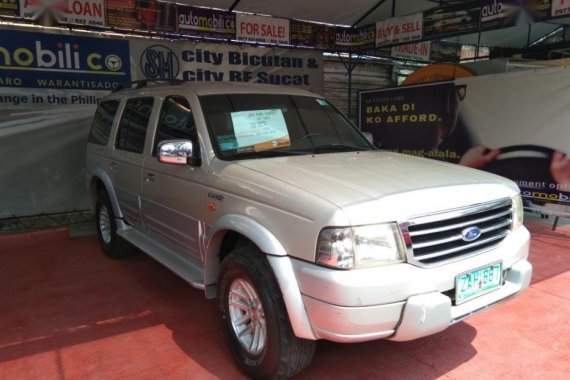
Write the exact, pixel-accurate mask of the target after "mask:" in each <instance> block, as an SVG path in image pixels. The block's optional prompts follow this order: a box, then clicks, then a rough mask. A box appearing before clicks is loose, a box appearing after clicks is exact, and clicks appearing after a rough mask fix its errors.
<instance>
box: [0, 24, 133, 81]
mask: <svg viewBox="0 0 570 380" xmlns="http://www.w3.org/2000/svg"><path fill="white" fill-rule="evenodd" d="M0 34H1V36H2V38H1V39H0V41H2V42H0V44H1V45H0V78H1V82H0V86H5V87H17V88H24V87H29V88H58V89H70V90H104V91H110V90H112V89H113V88H115V87H117V86H119V85H121V84H125V83H129V82H130V80H131V75H130V64H129V54H128V46H129V45H128V42H126V41H121V40H112V39H104V38H91V37H79V36H69V35H62V34H47V33H35V32H23V31H10V30H0Z"/></svg>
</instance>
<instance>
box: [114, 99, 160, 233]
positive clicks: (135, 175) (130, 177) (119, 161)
mask: <svg viewBox="0 0 570 380" xmlns="http://www.w3.org/2000/svg"><path fill="white" fill-rule="evenodd" d="M153 105H154V98H152V97H141V98H132V99H129V100H127V102H126V104H125V107H124V109H123V114H122V115H121V120H120V121H119V126H118V128H117V134H116V137H115V144H114V147H113V149H111V153H110V155H109V162H108V165H109V167H108V169H109V170H108V173H109V176H110V177H111V181H112V183H113V187H114V189H115V193H116V194H117V200H118V202H119V206H120V207H121V211H122V213H123V216H124V217H125V219H126V221H127V222H128V223H129V224H131V225H134V226H138V227H139V228H142V219H141V214H140V194H141V178H142V163H143V157H144V156H143V152H144V146H145V138H146V132H147V129H148V125H149V121H150V118H151V114H152V109H153Z"/></svg>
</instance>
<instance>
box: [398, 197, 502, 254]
mask: <svg viewBox="0 0 570 380" xmlns="http://www.w3.org/2000/svg"><path fill="white" fill-rule="evenodd" d="M512 214H513V210H512V201H511V200H510V199H504V200H501V201H495V202H490V203H485V204H480V205H476V206H472V207H468V208H464V209H460V210H453V211H449V212H446V213H442V214H437V215H430V216H426V217H421V218H418V219H414V220H411V221H410V222H409V223H406V224H404V225H401V226H402V232H403V234H404V240H405V241H406V244H407V245H408V252H409V256H410V255H411V258H412V262H415V263H417V264H419V265H431V264H437V263H440V262H444V261H450V260H456V259H457V258H460V257H463V256H468V255H472V254H475V253H477V252H480V251H482V250H485V249H488V248H491V247H494V246H496V245H498V244H499V243H500V242H501V241H503V239H504V238H505V237H506V236H507V235H508V234H509V232H510V231H511V229H512ZM470 227H477V228H479V230H480V231H481V235H480V236H479V237H478V238H477V239H475V240H473V241H465V240H464V239H463V231H465V229H468V228H470Z"/></svg>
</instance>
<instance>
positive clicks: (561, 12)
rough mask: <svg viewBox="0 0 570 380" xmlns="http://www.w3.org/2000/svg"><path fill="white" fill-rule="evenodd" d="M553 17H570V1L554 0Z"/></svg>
mask: <svg viewBox="0 0 570 380" xmlns="http://www.w3.org/2000/svg"><path fill="white" fill-rule="evenodd" d="M550 15H551V16H552V17H565V16H570V0H552V8H551V14H550Z"/></svg>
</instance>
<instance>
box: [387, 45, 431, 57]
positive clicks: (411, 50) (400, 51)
mask: <svg viewBox="0 0 570 380" xmlns="http://www.w3.org/2000/svg"><path fill="white" fill-rule="evenodd" d="M430 50H431V43H430V42H429V41H424V42H417V43H415V44H406V45H398V46H394V47H392V52H391V56H392V57H398V58H405V59H414V60H416V61H429V56H430Z"/></svg>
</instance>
